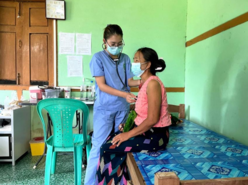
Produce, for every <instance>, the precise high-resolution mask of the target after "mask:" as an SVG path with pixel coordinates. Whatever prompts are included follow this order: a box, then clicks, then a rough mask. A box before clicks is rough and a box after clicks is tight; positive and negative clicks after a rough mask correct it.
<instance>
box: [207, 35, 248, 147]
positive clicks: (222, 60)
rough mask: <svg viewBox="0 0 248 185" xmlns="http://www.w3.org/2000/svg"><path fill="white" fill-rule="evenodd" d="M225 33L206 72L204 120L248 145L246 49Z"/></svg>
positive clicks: (247, 70) (247, 68)
mask: <svg viewBox="0 0 248 185" xmlns="http://www.w3.org/2000/svg"><path fill="white" fill-rule="evenodd" d="M224 36H225V35H224ZM224 36H223V38H220V39H222V40H220V42H223V43H222V44H219V45H220V46H222V47H218V48H217V47H215V50H214V53H215V54H217V55H218V56H216V58H217V60H216V61H215V63H216V64H215V68H214V70H213V73H212V75H211V76H209V85H208V88H209V89H206V91H205V92H207V93H206V94H205V100H206V101H205V102H206V104H203V106H204V108H203V110H204V109H205V110H206V111H205V112H203V119H204V120H203V123H204V124H205V125H204V126H206V127H207V128H210V129H211V130H213V131H215V132H217V133H220V134H223V135H225V136H227V137H229V138H231V139H234V140H236V141H238V142H240V143H243V144H246V145H248V143H247V141H248V134H247V133H246V131H247V130H248V117H247V106H246V105H247V104H248V94H247V92H248V80H247V79H248V66H247V60H246V59H247V57H246V52H245V50H244V48H241V46H240V43H238V42H237V40H235V39H231V37H230V34H229V37H228V39H226V38H227V37H224ZM231 40H232V41H234V43H232V42H231ZM216 50H217V51H216ZM210 64H211V65H212V64H213V63H210Z"/></svg>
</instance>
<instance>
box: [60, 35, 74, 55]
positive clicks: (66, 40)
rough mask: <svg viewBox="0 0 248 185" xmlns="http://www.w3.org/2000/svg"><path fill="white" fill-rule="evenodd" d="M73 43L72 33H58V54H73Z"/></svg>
mask: <svg viewBox="0 0 248 185" xmlns="http://www.w3.org/2000/svg"><path fill="white" fill-rule="evenodd" d="M74 45H75V34H74V33H59V54H74V52H75V51H74Z"/></svg>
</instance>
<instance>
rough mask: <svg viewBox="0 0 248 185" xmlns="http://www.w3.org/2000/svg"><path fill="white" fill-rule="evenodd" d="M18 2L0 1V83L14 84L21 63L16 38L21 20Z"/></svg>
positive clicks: (17, 37) (18, 35)
mask: <svg viewBox="0 0 248 185" xmlns="http://www.w3.org/2000/svg"><path fill="white" fill-rule="evenodd" d="M18 11H19V3H18V2H2V1H0V84H16V79H17V72H19V71H18V69H17V68H19V67H20V66H19V64H21V57H20V56H19V55H20V48H19V47H18V40H20V38H21V31H20V30H21V20H20V19H19V18H18V17H17V15H18Z"/></svg>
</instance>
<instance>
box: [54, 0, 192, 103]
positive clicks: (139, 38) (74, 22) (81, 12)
mask: <svg viewBox="0 0 248 185" xmlns="http://www.w3.org/2000/svg"><path fill="white" fill-rule="evenodd" d="M186 7H187V2H186V1H185V0H170V1H160V0H154V1H141V0H134V1H131V0H128V1H115V0H105V1H97V0H92V1H86V0H67V1H66V14H67V17H66V20H65V21H58V33H59V32H68V33H91V34H92V54H94V53H96V52H98V51H100V50H102V39H103V29H104V28H105V27H106V26H107V24H114V23H115V24H119V25H120V26H121V27H122V29H123V32H124V40H125V43H126V46H125V47H124V51H123V52H124V53H126V54H128V55H129V57H130V58H133V55H134V53H135V51H136V50H137V49H138V48H140V47H144V46H147V47H151V48H154V49H155V50H156V51H157V52H158V54H159V56H160V57H163V58H164V59H165V61H166V63H167V69H166V70H165V71H164V72H163V73H160V74H159V77H160V78H161V79H162V81H163V82H164V85H165V86H166V87H184V60H185V45H184V43H185V33H186V30H185V29H186ZM91 57H92V56H83V63H84V66H83V70H84V71H83V72H84V74H85V77H86V78H91V74H90V70H89V62H90V60H91ZM81 82H82V79H81V78H79V77H73V78H69V77H67V64H66V55H58V83H59V85H60V86H80V85H81ZM183 96H184V93H173V95H172V96H170V98H169V101H171V102H172V103H174V102H175V103H177V102H180V103H184V97H183Z"/></svg>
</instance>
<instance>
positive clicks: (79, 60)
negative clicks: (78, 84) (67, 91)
mask: <svg viewBox="0 0 248 185" xmlns="http://www.w3.org/2000/svg"><path fill="white" fill-rule="evenodd" d="M67 76H68V77H82V76H83V56H73V55H71V56H67Z"/></svg>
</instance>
